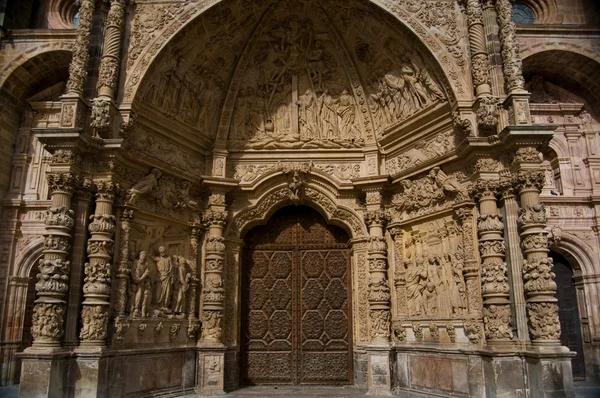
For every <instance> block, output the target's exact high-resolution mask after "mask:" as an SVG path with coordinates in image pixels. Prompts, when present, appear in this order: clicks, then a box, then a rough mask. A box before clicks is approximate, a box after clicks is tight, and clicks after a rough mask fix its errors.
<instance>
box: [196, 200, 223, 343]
mask: <svg viewBox="0 0 600 398" xmlns="http://www.w3.org/2000/svg"><path fill="white" fill-rule="evenodd" d="M226 218H227V212H225V211H214V210H209V211H207V212H206V213H205V214H204V216H203V220H204V224H205V226H206V228H207V229H208V237H207V240H206V257H205V262H204V283H203V286H202V316H201V320H202V335H201V336H200V341H199V343H198V344H199V345H201V346H222V345H223V326H222V320H223V308H224V306H223V301H224V299H225V289H224V288H223V267H224V264H225V238H223V227H224V226H225V220H226Z"/></svg>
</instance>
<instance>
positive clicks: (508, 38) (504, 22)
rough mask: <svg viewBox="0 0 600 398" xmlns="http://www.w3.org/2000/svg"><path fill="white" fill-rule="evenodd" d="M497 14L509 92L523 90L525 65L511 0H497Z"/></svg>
mask: <svg viewBox="0 0 600 398" xmlns="http://www.w3.org/2000/svg"><path fill="white" fill-rule="evenodd" d="M496 14H497V18H498V25H499V27H500V43H501V46H502V62H503V70H504V78H505V79H506V86H507V88H508V93H509V94H512V93H514V92H522V91H524V88H525V79H524V78H523V65H522V62H521V57H520V55H519V44H518V42H517V37H516V28H515V23H514V22H513V11H512V4H511V1H510V0H496Z"/></svg>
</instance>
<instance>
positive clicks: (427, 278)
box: [405, 236, 467, 318]
mask: <svg viewBox="0 0 600 398" xmlns="http://www.w3.org/2000/svg"><path fill="white" fill-rule="evenodd" d="M406 247H407V253H408V256H407V257H406V259H405V268H406V294H407V299H408V300H407V305H408V314H409V316H411V317H426V316H436V317H440V318H450V317H454V316H460V315H464V314H465V313H466V311H467V295H466V287H465V280H464V277H463V260H462V254H461V253H460V252H459V251H455V252H450V253H446V254H444V255H442V256H439V255H424V254H423V253H419V254H418V255H417V254H416V253H415V250H414V242H413V238H412V237H410V236H409V237H408V240H407V242H406Z"/></svg>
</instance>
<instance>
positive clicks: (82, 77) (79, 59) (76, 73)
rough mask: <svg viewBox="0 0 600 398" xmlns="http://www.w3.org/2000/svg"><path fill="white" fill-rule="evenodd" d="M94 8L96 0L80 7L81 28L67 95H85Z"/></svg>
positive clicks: (70, 70) (79, 28)
mask: <svg viewBox="0 0 600 398" xmlns="http://www.w3.org/2000/svg"><path fill="white" fill-rule="evenodd" d="M94 6H95V0H81V5H80V6H79V26H78V27H77V39H76V40H75V46H74V48H73V59H72V60H71V64H70V65H69V80H68V81H67V95H69V94H71V95H80V96H81V95H83V88H84V86H85V81H86V79H87V67H88V62H89V59H90V38H91V35H92V19H93V16H94Z"/></svg>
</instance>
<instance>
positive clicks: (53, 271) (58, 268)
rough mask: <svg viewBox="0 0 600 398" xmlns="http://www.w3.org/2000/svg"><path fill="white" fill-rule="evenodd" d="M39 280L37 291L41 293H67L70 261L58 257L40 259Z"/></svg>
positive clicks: (36, 285)
mask: <svg viewBox="0 0 600 398" xmlns="http://www.w3.org/2000/svg"><path fill="white" fill-rule="evenodd" d="M38 270H39V273H38V274H37V279H38V282H37V283H36V284H35V291H36V292H38V294H40V293H66V292H67V291H68V290H69V272H70V270H71V266H70V262H69V261H65V260H62V259H60V258H57V259H45V258H42V259H40V261H39V263H38Z"/></svg>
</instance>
